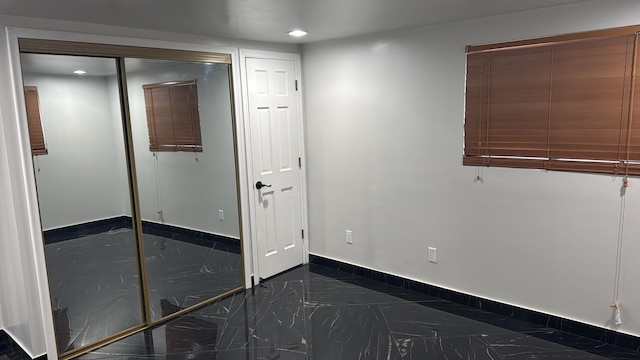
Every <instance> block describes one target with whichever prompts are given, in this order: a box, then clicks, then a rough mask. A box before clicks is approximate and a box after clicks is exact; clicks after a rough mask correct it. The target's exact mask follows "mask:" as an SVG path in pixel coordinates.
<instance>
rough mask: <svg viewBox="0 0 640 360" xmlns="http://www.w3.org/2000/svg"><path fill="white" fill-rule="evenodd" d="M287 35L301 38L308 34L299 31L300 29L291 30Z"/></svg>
mask: <svg viewBox="0 0 640 360" xmlns="http://www.w3.org/2000/svg"><path fill="white" fill-rule="evenodd" d="M287 34H289V35H291V36H293V37H302V36H305V35H307V34H308V32H306V31H304V30H300V29H296V30H291V31H289V32H288V33H287Z"/></svg>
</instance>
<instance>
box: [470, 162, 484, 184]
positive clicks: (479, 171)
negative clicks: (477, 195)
mask: <svg viewBox="0 0 640 360" xmlns="http://www.w3.org/2000/svg"><path fill="white" fill-rule="evenodd" d="M473 182H474V183H475V182H480V183H482V184H484V178H483V177H482V167H481V166H476V176H475V177H474V178H473Z"/></svg>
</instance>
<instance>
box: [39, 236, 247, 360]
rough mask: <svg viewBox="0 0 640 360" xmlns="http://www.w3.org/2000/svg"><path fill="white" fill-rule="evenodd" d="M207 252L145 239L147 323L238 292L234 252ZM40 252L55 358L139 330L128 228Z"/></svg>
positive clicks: (218, 247) (213, 248)
mask: <svg viewBox="0 0 640 360" xmlns="http://www.w3.org/2000/svg"><path fill="white" fill-rule="evenodd" d="M209 246H210V247H206V246H203V245H197V244H193V243H190V242H185V241H179V240H175V239H172V238H168V237H161V236H156V235H151V234H145V236H144V251H145V254H144V255H145V262H146V268H147V279H148V281H147V284H148V289H149V291H148V299H149V303H150V309H151V316H152V319H153V320H158V319H160V318H162V317H163V316H166V315H168V314H171V313H173V312H175V311H178V310H181V309H183V308H186V307H189V306H192V305H195V304H197V303H200V302H202V301H205V300H207V299H210V298H212V297H214V296H217V295H219V294H222V293H225V292H227V291H229V290H232V289H237V288H238V287H242V284H243V275H242V260H241V257H240V254H239V252H237V251H231V250H232V249H229V248H228V247H230V245H226V244H221V243H211V244H209ZM45 253H46V260H47V272H48V276H49V287H50V291H51V298H52V306H53V310H54V323H55V327H56V336H57V342H58V348H59V349H60V352H66V351H69V350H72V349H74V348H77V347H80V346H83V345H86V344H90V343H93V342H95V341H97V340H100V339H102V338H105V337H108V336H110V335H112V334H115V333H117V332H119V331H122V330H125V329H128V328H131V327H133V326H136V325H138V324H141V323H142V315H141V314H142V308H141V306H142V305H141V302H140V290H139V289H140V285H139V276H138V266H137V260H136V259H137V258H136V250H135V243H134V241H133V235H132V231H131V230H130V229H114V230H110V231H107V232H104V233H100V234H93V235H89V236H83V237H80V238H76V239H69V240H64V241H60V242H55V243H52V244H47V245H46V246H45Z"/></svg>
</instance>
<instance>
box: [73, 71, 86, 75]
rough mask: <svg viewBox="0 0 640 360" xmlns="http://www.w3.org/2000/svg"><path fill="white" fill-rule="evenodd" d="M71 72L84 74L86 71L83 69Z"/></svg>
mask: <svg viewBox="0 0 640 360" xmlns="http://www.w3.org/2000/svg"><path fill="white" fill-rule="evenodd" d="M73 73H74V74H76V75H84V74H86V73H87V72H86V71H84V70H75V71H74V72H73Z"/></svg>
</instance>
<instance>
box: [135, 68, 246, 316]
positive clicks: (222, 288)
mask: <svg viewBox="0 0 640 360" xmlns="http://www.w3.org/2000/svg"><path fill="white" fill-rule="evenodd" d="M125 65H126V66H125V67H126V71H127V73H126V79H127V91H128V96H129V98H128V101H129V110H130V114H131V126H132V136H133V142H134V153H135V161H136V173H137V182H138V192H139V198H140V201H139V202H140V204H139V205H140V214H141V218H142V224H143V227H142V228H143V232H144V252H145V261H146V272H147V284H148V289H149V290H148V291H149V302H150V310H151V319H152V320H158V319H160V318H162V317H165V316H167V315H170V314H172V313H174V312H176V311H179V310H181V309H185V308H187V307H190V306H193V305H196V304H198V303H201V302H203V301H206V300H208V299H210V298H212V297H215V296H218V295H221V294H224V293H226V292H228V291H230V290H234V289H237V288H239V287H241V286H242V285H243V268H242V259H241V255H240V253H241V247H240V230H239V220H238V200H237V199H238V195H237V194H238V192H237V187H236V167H235V153H234V141H233V118H232V104H231V101H232V98H231V89H230V85H229V80H230V78H229V74H230V72H229V65H226V64H210V63H192V62H182V61H167V60H147V59H129V58H127V59H126V62H125Z"/></svg>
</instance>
